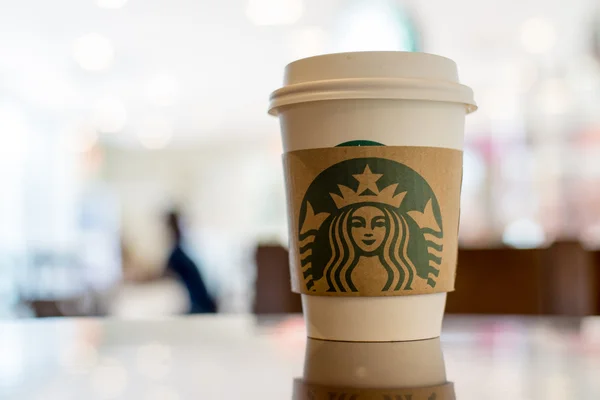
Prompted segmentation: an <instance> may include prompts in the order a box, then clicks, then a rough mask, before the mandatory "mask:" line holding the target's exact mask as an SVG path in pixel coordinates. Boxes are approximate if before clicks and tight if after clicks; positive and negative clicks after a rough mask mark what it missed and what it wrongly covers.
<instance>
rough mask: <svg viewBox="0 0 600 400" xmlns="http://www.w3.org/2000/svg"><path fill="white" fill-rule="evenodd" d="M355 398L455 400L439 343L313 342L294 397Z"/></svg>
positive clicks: (314, 398) (435, 341) (315, 398)
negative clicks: (447, 378)
mask: <svg viewBox="0 0 600 400" xmlns="http://www.w3.org/2000/svg"><path fill="white" fill-rule="evenodd" d="M332 394H333V397H332ZM343 396H345V397H343ZM353 396H355V397H354V398H355V399H356V400H358V399H371V398H373V399H386V398H389V399H412V400H421V399H423V400H427V399H431V398H433V399H436V400H442V399H454V387H453V384H452V383H450V382H447V381H446V369H445V366H444V359H443V355H442V350H441V346H440V341H439V339H431V340H422V341H413V342H395V343H351V342H332V341H321V340H313V339H309V340H308V342H307V347H306V356H305V360H304V377H303V378H302V379H296V380H295V382H294V399H295V400H304V399H306V400H308V399H311V400H320V399H327V400H329V399H331V398H335V399H338V398H345V399H346V400H350V399H352V398H353ZM386 396H387V397H386ZM411 396H412V397H411Z"/></svg>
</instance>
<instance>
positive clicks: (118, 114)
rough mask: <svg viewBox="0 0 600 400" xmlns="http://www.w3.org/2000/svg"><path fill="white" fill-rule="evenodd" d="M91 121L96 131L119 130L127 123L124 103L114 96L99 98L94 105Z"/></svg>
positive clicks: (116, 131)
mask: <svg viewBox="0 0 600 400" xmlns="http://www.w3.org/2000/svg"><path fill="white" fill-rule="evenodd" d="M92 122H93V124H94V126H95V128H96V129H97V130H98V132H102V133H118V132H121V131H122V130H123V128H124V127H125V124H126V123H127V109H126V108H125V104H123V102H122V101H121V100H120V99H119V98H116V97H103V98H101V99H100V100H99V101H98V102H97V103H96V105H95V107H94V114H93V119H92Z"/></svg>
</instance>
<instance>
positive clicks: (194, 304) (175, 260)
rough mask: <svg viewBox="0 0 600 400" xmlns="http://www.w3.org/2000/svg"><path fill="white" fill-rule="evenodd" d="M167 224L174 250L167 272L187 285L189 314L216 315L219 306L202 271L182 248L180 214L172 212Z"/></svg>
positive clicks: (169, 214) (168, 216) (170, 256)
mask: <svg viewBox="0 0 600 400" xmlns="http://www.w3.org/2000/svg"><path fill="white" fill-rule="evenodd" d="M166 223H167V227H168V229H169V231H170V234H171V237H172V239H173V250H172V251H171V254H170V255H169V260H168V261H167V270H168V271H170V272H172V273H173V274H175V275H176V276H177V277H178V278H179V279H180V280H181V281H182V282H183V284H184V285H185V287H186V289H187V291H188V294H189V298H190V306H191V307H190V311H189V313H190V314H204V313H216V312H217V306H216V304H215V301H214V299H213V298H212V297H211V296H210V294H209V293H208V290H207V289H206V285H205V284H204V280H203V279H202V275H201V274H200V270H199V269H198V267H197V266H196V264H195V263H194V261H192V259H191V258H190V257H189V256H188V255H187V254H186V253H185V251H184V250H183V248H182V245H183V234H182V230H181V224H180V216H179V212H178V211H176V210H172V211H170V212H169V213H168V214H167V218H166Z"/></svg>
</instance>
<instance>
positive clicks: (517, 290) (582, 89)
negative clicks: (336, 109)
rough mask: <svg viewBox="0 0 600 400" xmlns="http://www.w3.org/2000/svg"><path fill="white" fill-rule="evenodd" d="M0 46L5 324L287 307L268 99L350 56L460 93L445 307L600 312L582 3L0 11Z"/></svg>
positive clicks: (103, 3)
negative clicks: (296, 70) (465, 102)
mask: <svg viewBox="0 0 600 400" xmlns="http://www.w3.org/2000/svg"><path fill="white" fill-rule="evenodd" d="M0 33H1V34H0V140H1V142H0V191H1V194H0V318H27V317H45V316H62V315H66V316H73V315H110V316H117V317H123V318H145V317H154V316H162V315H171V314H180V313H185V312H188V311H190V303H191V305H192V309H193V308H194V307H193V306H194V304H195V303H202V302H203V301H204V300H206V301H209V303H214V304H213V305H214V307H212V306H210V304H209V306H207V307H205V308H202V309H201V310H200V312H212V311H214V310H215V309H216V310H218V312H223V313H248V312H257V313H266V312H287V311H299V303H298V299H297V296H295V295H291V294H289V289H288V288H289V286H288V280H289V274H288V272H287V254H286V250H285V246H286V243H287V234H286V216H285V198H284V187H283V176H282V172H281V165H280V163H281V152H282V149H281V142H280V138H279V128H278V122H277V120H276V119H275V118H272V117H269V116H268V115H267V113H266V109H267V102H268V96H269V93H270V92H271V91H272V90H274V89H276V88H278V87H279V86H280V85H281V82H282V77H283V76H282V75H283V68H284V66H285V64H287V63H288V62H290V61H292V60H294V59H297V58H301V57H307V56H312V55H318V54H323V53H330V52H340V51H359V50H404V51H425V52H431V53H436V54H441V55H444V56H447V57H450V58H452V59H453V60H455V61H456V62H457V64H458V66H459V72H460V76H461V80H462V81H463V82H464V83H465V84H467V85H469V86H471V87H472V88H473V90H474V91H475V94H476V98H477V101H478V103H479V107H480V108H479V111H478V112H476V113H475V114H472V115H470V116H469V117H468V118H467V130H466V142H467V144H466V149H465V158H464V160H465V161H464V163H465V164H464V167H465V173H464V182H463V197H462V215H461V217H462V219H461V237H460V241H461V247H462V249H461V254H460V256H459V279H458V289H459V290H458V291H457V292H456V293H455V294H452V295H451V297H450V300H449V310H450V311H454V312H462V313H470V312H476V313H487V312H490V313H524V314H527V313H529V314H544V313H554V314H556V313H558V314H569V315H571V314H577V315H580V314H594V313H598V312H599V311H600V294H598V287H600V285H598V284H597V280H598V277H600V274H597V273H596V270H597V269H598V268H600V267H599V266H598V265H599V264H600V257H599V256H598V254H599V253H598V252H596V249H597V248H600V2H598V1H597V0H572V1H571V2H569V4H568V6H567V5H566V4H565V2H564V1H561V0H522V1H519V2H507V1H504V2H500V1H492V0H479V1H475V0H455V1H452V2H449V1H443V0H430V1H416V0H220V1H210V2H209V1H195V0H171V1H168V2H165V1H158V0H144V1H140V0H54V1H44V0H20V1H11V2H9V1H8V0H0ZM169 213H170V217H167V215H168V214H169ZM178 233H179V234H178ZM174 237H175V238H176V239H175V240H174ZM177 249H179V250H177ZM178 251H179V253H178ZM182 254H184V256H182ZM182 257H183V258H182ZM174 259H176V260H179V261H173V260H174ZM182 260H183V261H182ZM173 263H175V264H178V265H180V267H177V266H176V267H173V266H172V265H171V264H173ZM167 265H171V267H170V268H167ZM181 266H183V267H181ZM190 266H193V268H197V270H198V272H199V273H198V274H194V273H191V272H190V268H191V267H190ZM186 268H187V269H186ZM190 274H191V275H190ZM200 276H201V279H200V278H199V277H200ZM482 282H488V283H486V284H483V283H482ZM198 285H200V286H198ZM486 285H490V287H487V286H486ZM492 285H493V286H492ZM197 290H200V291H201V292H202V293H203V296H200V297H201V298H198V297H196V296H194V295H193V294H192V292H194V291H197ZM507 290H510V291H511V294H512V296H511V299H512V300H508V301H506V299H505V298H506V296H505V294H506V291H507ZM503 295H504V296H503ZM474 298H477V299H478V301H477V302H475V301H473V299H474ZM474 303H477V304H474ZM192 311H193V310H192ZM196 311H198V310H196Z"/></svg>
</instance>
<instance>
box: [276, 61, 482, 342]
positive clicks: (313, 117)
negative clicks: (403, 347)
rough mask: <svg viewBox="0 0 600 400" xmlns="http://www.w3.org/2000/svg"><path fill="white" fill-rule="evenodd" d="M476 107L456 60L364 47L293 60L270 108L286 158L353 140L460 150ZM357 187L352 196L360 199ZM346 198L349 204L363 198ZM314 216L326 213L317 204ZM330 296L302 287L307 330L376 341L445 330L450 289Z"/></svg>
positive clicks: (294, 230) (315, 334) (295, 268)
mask: <svg viewBox="0 0 600 400" xmlns="http://www.w3.org/2000/svg"><path fill="white" fill-rule="evenodd" d="M475 109H476V106H475V102H474V100H473V94H472V91H471V90H470V89H469V88H468V87H466V86H463V85H461V84H459V82H458V77H457V69H456V65H455V63H454V62H453V61H452V60H449V59H447V58H443V57H439V56H435V55H430V54H424V53H404V52H364V53H341V54H331V55H324V56H318V57H312V58H308V59H302V60H299V61H296V62H293V63H291V64H289V65H288V66H287V67H286V71H285V82H284V86H283V87H282V88H281V89H279V90H277V91H275V92H274V93H273V94H272V96H271V106H270V110H269V112H270V113H271V114H273V115H277V116H278V117H279V120H280V125H281V133H282V140H283V147H284V152H285V153H286V156H288V155H290V154H296V153H297V152H298V151H301V150H309V149H327V148H333V147H336V146H339V145H340V144H344V143H349V142H351V143H353V144H363V143H367V144H368V143H377V144H382V145H385V146H391V147H397V146H402V147H410V148H415V149H417V148H423V149H425V148H427V149H431V148H434V149H435V148H437V149H452V150H454V151H458V152H460V151H462V149H463V140H464V122H465V115H466V114H467V113H468V112H471V111H474V110H475ZM317 157H318V154H317ZM431 163H436V160H433V159H432V160H431ZM438 167H440V166H438ZM442 168H443V166H442ZM452 168H456V167H452ZM371 169H372V167H371ZM370 173H371V171H370V170H367V169H365V172H364V174H363V176H362V177H359V178H357V179H367V178H368V177H369V176H373V175H368V174H370ZM375 173H377V171H375ZM292 175H293V172H292ZM379 175H381V174H377V176H379ZM365 177H366V178H365ZM295 179H296V176H289V177H288V181H287V183H286V185H287V189H288V215H289V217H290V228H291V231H290V238H291V240H292V238H293V236H294V234H297V233H298V232H297V231H298V230H299V229H298V226H299V225H298V224H300V225H302V222H298V221H297V218H296V217H297V216H296V215H292V214H293V210H291V209H290V208H291V207H289V205H290V202H291V201H293V200H292V199H290V196H291V193H292V191H293V190H292V189H293V188H292V186H295ZM371 180H372V179H371ZM367 181H368V179H367ZM363 189H364V188H363ZM361 190H362V189H361ZM374 190H376V191H378V193H376V194H377V195H378V196H379V195H380V194H381V193H383V188H375V189H374ZM358 191H359V190H358V189H357V191H356V193H354V192H352V193H351V195H353V196H355V197H356V195H358V194H360V193H358ZM365 193H366V192H365ZM342 196H343V194H342ZM455 197H456V196H455ZM339 198H340V196H338V199H339ZM343 200H344V201H346V203H348V204H349V203H351V202H352V201H355V200H349V199H346V198H345V199H343ZM392 200H393V199H387V200H385V201H387V202H388V203H391V202H392ZM376 201H379V200H378V199H376ZM385 201H384V202H385ZM340 203H343V201H340ZM455 203H456V201H455V202H454V203H452V204H455ZM304 207H305V208H306V205H305V206H304ZM453 207H455V208H458V205H456V206H453ZM311 211H312V210H311ZM458 211H459V210H458V209H456V210H454V212H455V213H458ZM315 213H316V214H317V217H318V214H319V211H318V210H317V211H315ZM326 214H327V213H321V215H323V216H325V215H326ZM407 219H408V217H407ZM455 219H456V222H453V224H455V225H456V226H455V227H453V226H446V227H445V235H446V237H448V236H450V235H456V231H454V232H452V229H455V230H456V229H457V227H458V221H457V218H455ZM386 229H387V228H386ZM386 234H387V233H386ZM340 235H341V234H340ZM365 243H366V241H365ZM292 244H293V243H291V246H290V251H291V252H293V251H294V250H293V249H294V246H292ZM298 246H299V245H297V246H296V248H297V247H298ZM363 247H364V246H363ZM446 247H448V246H446ZM453 247H456V245H455V244H454V245H453ZM332 251H333V250H332ZM453 251H454V252H456V249H454V250H453ZM453 254H454V255H453V257H454V260H449V261H448V260H446V262H450V263H454V266H455V261H456V260H455V253H453ZM300 257H301V256H298V257H297V258H294V254H291V260H292V266H291V268H292V275H293V280H294V279H300V280H301V279H302V278H303V276H302V275H301V274H300V277H299V278H297V276H298V274H299V272H298V271H299V268H300V266H299V265H296V264H299V262H300V261H299V260H300ZM450 258H452V256H451V257H450ZM332 268H333V267H332ZM346 272H347V271H346ZM340 273H341V272H340ZM309 279H310V278H309ZM395 279H396V278H395ZM344 285H346V284H345V283H344ZM340 287H341V284H340ZM326 294H328V295H314V294H311V293H310V292H304V291H302V304H303V309H304V314H305V319H306V324H307V331H308V336H309V337H312V338H318V339H328V340H343V341H367V342H369V341H404V340H419V339H427V338H434V337H438V336H439V335H440V331H441V323H442V318H443V313H444V308H445V301H446V293H445V292H439V293H431V294H415V295H406V293H404V294H403V295H385V296H364V295H359V296H337V295H336V293H326ZM329 294H331V295H329Z"/></svg>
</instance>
